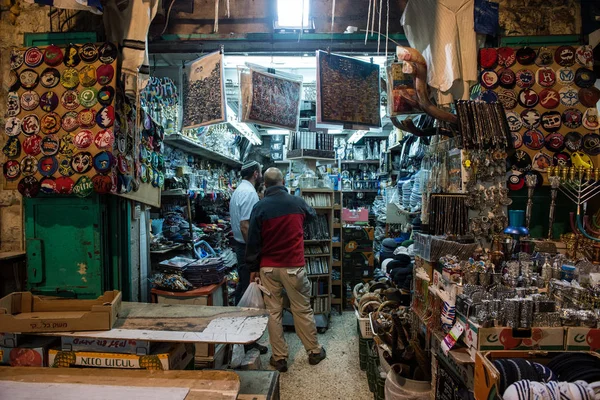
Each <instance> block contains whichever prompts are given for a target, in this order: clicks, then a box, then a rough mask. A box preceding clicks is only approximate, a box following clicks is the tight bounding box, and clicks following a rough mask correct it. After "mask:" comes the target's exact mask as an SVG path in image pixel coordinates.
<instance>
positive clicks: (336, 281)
mask: <svg viewBox="0 0 600 400" xmlns="http://www.w3.org/2000/svg"><path fill="white" fill-rule="evenodd" d="M331 284H332V285H334V286H342V280H341V279H336V280H334V281H331Z"/></svg>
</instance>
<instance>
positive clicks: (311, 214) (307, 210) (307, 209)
mask: <svg viewBox="0 0 600 400" xmlns="http://www.w3.org/2000/svg"><path fill="white" fill-rule="evenodd" d="M299 200H300V201H301V202H302V210H303V211H304V215H305V216H306V219H307V220H308V221H312V220H313V219H315V218H317V212H316V211H315V209H314V208H312V207H311V206H309V205H308V204H306V201H304V199H302V198H300V199H299Z"/></svg>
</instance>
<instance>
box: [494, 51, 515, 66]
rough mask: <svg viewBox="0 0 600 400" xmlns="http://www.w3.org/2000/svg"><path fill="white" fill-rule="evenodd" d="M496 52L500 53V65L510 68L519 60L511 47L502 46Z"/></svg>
mask: <svg viewBox="0 0 600 400" xmlns="http://www.w3.org/2000/svg"><path fill="white" fill-rule="evenodd" d="M496 52H497V53H498V65H500V66H502V67H507V68H508V67H510V66H512V65H514V64H515V62H516V61H517V57H516V54H515V51H514V49H512V48H510V47H500V48H499V49H498V50H497V51H496Z"/></svg>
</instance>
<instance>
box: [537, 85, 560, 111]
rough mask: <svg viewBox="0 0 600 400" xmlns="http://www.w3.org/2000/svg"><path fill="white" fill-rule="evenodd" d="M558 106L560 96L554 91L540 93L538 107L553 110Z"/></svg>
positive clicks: (547, 90)
mask: <svg viewBox="0 0 600 400" xmlns="http://www.w3.org/2000/svg"><path fill="white" fill-rule="evenodd" d="M559 104H560V95H559V94H558V92H557V91H556V90H554V89H544V90H542V91H541V92H540V105H541V106H542V107H544V108H548V109H553V108H556V107H558V105H559Z"/></svg>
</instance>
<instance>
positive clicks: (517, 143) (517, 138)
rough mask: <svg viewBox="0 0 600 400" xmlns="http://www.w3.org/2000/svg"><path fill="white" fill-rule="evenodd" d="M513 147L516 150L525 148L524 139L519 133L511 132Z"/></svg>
mask: <svg viewBox="0 0 600 400" xmlns="http://www.w3.org/2000/svg"><path fill="white" fill-rule="evenodd" d="M511 136H512V141H513V147H514V148H515V149H520V148H521V146H523V137H522V136H521V134H520V133H519V132H511Z"/></svg>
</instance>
